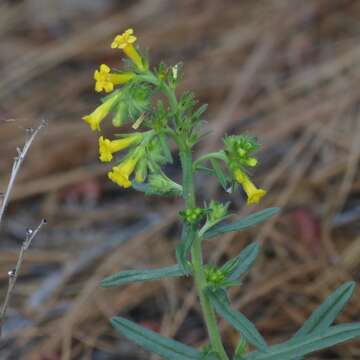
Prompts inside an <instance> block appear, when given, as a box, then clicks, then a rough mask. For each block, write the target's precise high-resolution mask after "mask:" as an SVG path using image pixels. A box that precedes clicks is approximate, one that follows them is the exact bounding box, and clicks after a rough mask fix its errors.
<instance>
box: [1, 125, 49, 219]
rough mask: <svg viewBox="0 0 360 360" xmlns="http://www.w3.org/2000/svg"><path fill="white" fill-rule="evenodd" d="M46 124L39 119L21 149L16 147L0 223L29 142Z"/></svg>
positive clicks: (29, 144) (28, 147) (3, 200)
mask: <svg viewBox="0 0 360 360" xmlns="http://www.w3.org/2000/svg"><path fill="white" fill-rule="evenodd" d="M45 125H46V121H45V120H43V121H41V123H40V125H39V126H38V127H37V128H36V129H35V130H31V136H30V137H29V139H28V140H27V141H26V142H25V145H24V147H23V148H22V149H20V148H18V149H17V152H18V156H17V157H16V158H15V160H14V163H13V167H12V170H11V174H10V179H9V183H8V186H7V188H6V191H5V194H4V197H3V199H2V202H1V207H0V224H1V221H2V218H3V216H4V213H5V210H6V206H7V204H8V202H9V199H10V194H11V191H12V189H13V187H14V184H15V180H16V176H17V174H18V172H19V169H20V167H21V165H22V163H23V161H24V159H25V157H26V154H27V152H28V151H29V149H30V146H31V144H32V143H33V141H34V140H35V138H36V136H37V135H38V133H39V132H40V130H41V129H42V128H43V127H44V126H45Z"/></svg>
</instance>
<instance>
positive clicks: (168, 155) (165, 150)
mask: <svg viewBox="0 0 360 360" xmlns="http://www.w3.org/2000/svg"><path fill="white" fill-rule="evenodd" d="M159 143H160V145H161V149H162V152H163V154H164V156H165V158H166V160H167V162H168V163H170V164H172V163H173V158H172V155H171V151H170V149H169V145H168V143H167V142H166V140H165V138H164V136H159Z"/></svg>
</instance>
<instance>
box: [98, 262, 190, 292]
mask: <svg viewBox="0 0 360 360" xmlns="http://www.w3.org/2000/svg"><path fill="white" fill-rule="evenodd" d="M183 275H185V274H184V272H183V271H182V270H181V268H180V266H179V265H173V266H168V267H164V268H160V269H142V270H127V271H121V272H119V273H117V274H114V275H111V276H109V277H107V278H105V279H104V280H102V282H101V286H102V287H104V288H110V287H116V286H121V285H126V284H129V283H133V282H142V281H150V280H157V279H161V278H164V277H170V276H171V277H174V276H183Z"/></svg>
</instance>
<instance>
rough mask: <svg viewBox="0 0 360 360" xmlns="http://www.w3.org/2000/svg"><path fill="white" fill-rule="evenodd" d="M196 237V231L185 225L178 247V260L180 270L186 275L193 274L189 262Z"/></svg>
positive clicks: (189, 225)
mask: <svg viewBox="0 0 360 360" xmlns="http://www.w3.org/2000/svg"><path fill="white" fill-rule="evenodd" d="M195 236H196V231H195V229H193V227H192V225H191V224H188V223H184V226H183V230H182V234H181V242H180V244H179V245H178V246H177V247H176V259H177V261H178V263H179V266H180V268H181V269H182V271H183V272H184V273H185V274H189V273H190V272H191V268H190V266H189V262H188V256H189V253H190V250H191V245H192V243H193V241H194V239H195Z"/></svg>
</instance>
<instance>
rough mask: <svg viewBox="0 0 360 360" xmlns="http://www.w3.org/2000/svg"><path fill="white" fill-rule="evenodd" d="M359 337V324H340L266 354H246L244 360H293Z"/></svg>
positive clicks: (300, 338)
mask: <svg viewBox="0 0 360 360" xmlns="http://www.w3.org/2000/svg"><path fill="white" fill-rule="evenodd" d="M358 336H360V323H352V324H342V325H336V326H332V327H330V328H328V329H327V330H326V331H325V332H324V333H323V334H319V333H318V334H316V335H314V334H309V335H307V336H303V337H299V338H298V339H296V341H294V342H291V343H289V342H286V343H283V344H280V345H274V346H271V347H269V348H268V350H267V352H258V351H256V352H251V353H248V354H247V355H246V356H245V357H244V359H245V360H279V359H281V360H293V359H295V358H298V357H302V356H304V355H307V354H310V353H312V352H314V351H319V350H322V349H325V348H328V347H331V346H334V345H336V344H340V343H342V342H345V341H349V340H351V339H354V338H356V337H358Z"/></svg>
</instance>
